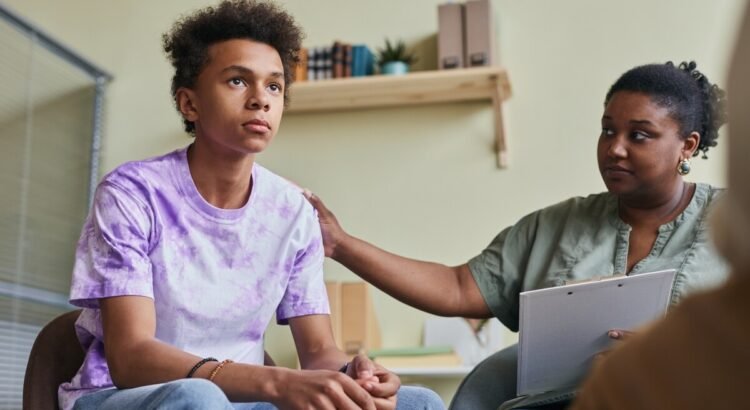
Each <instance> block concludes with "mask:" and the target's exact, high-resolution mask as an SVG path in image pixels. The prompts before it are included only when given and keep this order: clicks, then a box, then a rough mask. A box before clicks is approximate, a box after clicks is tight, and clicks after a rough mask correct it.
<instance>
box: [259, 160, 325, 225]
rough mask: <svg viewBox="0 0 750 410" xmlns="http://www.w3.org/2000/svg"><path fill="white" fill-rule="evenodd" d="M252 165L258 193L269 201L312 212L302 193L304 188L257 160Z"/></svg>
mask: <svg viewBox="0 0 750 410" xmlns="http://www.w3.org/2000/svg"><path fill="white" fill-rule="evenodd" d="M253 167H254V169H253V174H254V175H255V177H257V179H258V185H256V186H258V187H260V190H259V191H261V192H262V193H260V192H259V194H260V195H261V196H263V197H265V198H266V199H267V200H268V201H269V202H270V203H273V204H276V205H277V206H289V207H291V208H294V209H300V208H301V210H303V211H305V212H311V213H312V212H313V207H312V205H311V204H310V203H309V202H308V201H307V199H305V196H304V195H303V191H304V189H303V188H302V187H301V186H299V185H298V184H297V183H296V182H294V181H292V180H290V179H288V178H285V177H283V176H281V175H278V174H276V173H274V172H273V171H271V170H269V169H268V168H266V167H264V166H262V165H260V164H258V163H257V162H256V163H255V164H254V165H253ZM254 189H255V188H254Z"/></svg>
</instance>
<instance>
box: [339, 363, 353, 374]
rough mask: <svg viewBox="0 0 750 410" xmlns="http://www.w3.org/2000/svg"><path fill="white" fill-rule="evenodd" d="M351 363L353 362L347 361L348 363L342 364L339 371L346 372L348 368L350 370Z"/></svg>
mask: <svg viewBox="0 0 750 410" xmlns="http://www.w3.org/2000/svg"><path fill="white" fill-rule="evenodd" d="M349 363H351V362H346V363H344V365H343V366H341V368H340V369H339V371H340V372H341V373H346V371H347V370H349Z"/></svg>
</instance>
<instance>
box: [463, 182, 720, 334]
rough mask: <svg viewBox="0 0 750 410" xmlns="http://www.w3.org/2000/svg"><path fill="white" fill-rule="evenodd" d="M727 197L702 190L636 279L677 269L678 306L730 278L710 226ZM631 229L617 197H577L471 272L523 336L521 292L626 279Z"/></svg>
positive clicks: (541, 216) (538, 217)
mask: <svg viewBox="0 0 750 410" xmlns="http://www.w3.org/2000/svg"><path fill="white" fill-rule="evenodd" d="M722 191H723V190H721V189H718V188H715V187H712V186H710V185H707V184H697V185H696V189H695V194H694V195H693V198H692V199H691V200H690V203H689V204H688V206H687V208H685V210H684V211H683V212H682V213H681V214H680V215H679V216H677V218H675V220H673V221H671V222H669V223H667V224H664V225H662V226H660V227H659V235H658V237H657V238H656V242H655V243H654V246H653V248H652V249H651V252H650V253H649V254H648V256H646V258H644V259H643V260H641V261H640V262H638V263H637V264H636V265H635V266H634V267H633V269H632V271H631V272H630V274H638V273H644V272H652V271H656V270H662V269H676V270H677V276H676V278H675V282H674V286H673V288H672V296H671V300H670V302H671V304H672V305H674V304H676V303H677V302H679V301H680V299H682V298H683V297H684V296H685V295H687V294H689V293H691V292H693V291H696V290H699V289H705V288H709V287H712V286H715V285H717V284H719V283H721V282H723V281H724V279H725V278H726V277H727V275H728V273H729V266H728V265H727V264H726V262H725V261H724V260H723V259H722V258H721V257H720V256H719V255H718V254H717V253H716V250H715V249H714V247H713V244H712V243H711V240H710V238H709V233H708V227H707V216H708V210H709V207H710V205H711V203H713V201H715V200H716V198H717V197H719V196H720V194H721V192H722ZM630 230H631V227H630V226H629V225H627V224H626V223H625V222H623V221H622V220H621V219H620V217H619V216H618V212H617V198H616V197H615V196H614V195H612V194H610V193H608V192H605V193H600V194H594V195H589V196H587V197H585V198H582V197H576V198H571V199H568V200H567V201H564V202H561V203H559V204H556V205H553V206H550V207H548V208H544V209H541V210H539V211H536V212H534V213H532V214H529V215H527V216H525V217H523V218H522V219H521V220H520V221H518V223H516V224H515V225H513V226H511V227H509V228H506V229H504V230H503V231H502V232H500V233H499V234H498V235H497V236H496V237H495V239H493V240H492V243H490V245H489V246H488V247H487V248H486V249H485V250H484V251H482V253H481V254H479V255H478V256H476V257H474V258H472V259H471V260H470V261H469V268H470V269H471V273H472V275H473V276H474V280H476V282H477V285H479V289H480V291H481V292H482V296H483V297H484V300H485V302H486V303H487V306H489V308H490V310H491V311H492V313H493V314H494V315H495V316H496V317H497V318H498V319H500V321H502V322H503V324H505V325H506V326H507V327H508V328H509V329H511V330H513V331H517V330H518V315H519V293H520V292H523V291H526V290H531V289H540V288H546V287H551V286H558V285H562V284H564V283H566V282H568V281H577V280H582V279H589V278H593V277H596V276H607V275H614V274H619V273H624V272H626V270H627V260H628V242H629V240H628V239H629V236H630Z"/></svg>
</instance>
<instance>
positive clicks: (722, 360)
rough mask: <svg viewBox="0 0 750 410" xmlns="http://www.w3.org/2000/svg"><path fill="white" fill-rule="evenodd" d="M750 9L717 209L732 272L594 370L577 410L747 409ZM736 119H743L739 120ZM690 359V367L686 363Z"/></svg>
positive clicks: (735, 62)
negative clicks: (724, 183)
mask: <svg viewBox="0 0 750 410" xmlns="http://www.w3.org/2000/svg"><path fill="white" fill-rule="evenodd" d="M748 69H750V7H747V6H746V8H745V18H744V24H743V25H742V28H741V29H740V36H739V38H738V41H737V43H736V46H735V52H734V57H733V59H732V65H731V68H730V72H729V87H730V90H731V91H730V92H731V93H732V104H731V112H732V113H733V116H732V127H731V132H732V138H731V140H730V141H729V142H730V147H731V149H730V154H729V168H728V171H729V172H728V180H729V192H728V195H727V196H726V199H724V200H723V203H722V207H720V208H716V212H715V217H716V219H714V221H713V222H714V223H715V226H714V233H715V235H714V238H715V240H716V243H717V248H718V249H719V250H720V251H721V252H722V254H723V255H725V256H726V258H727V260H728V261H729V262H730V264H731V266H732V277H731V279H730V280H729V281H728V282H727V283H726V284H725V285H723V286H722V287H721V288H719V289H717V290H713V291H711V292H705V293H701V294H699V295H694V296H691V297H690V298H688V299H687V300H685V301H684V302H683V303H681V304H680V306H679V307H678V308H677V309H675V310H674V311H673V312H672V313H671V314H670V315H669V316H667V318H666V319H664V320H663V321H661V322H660V323H658V324H656V325H654V326H653V327H652V328H651V329H650V330H649V331H644V332H642V333H641V334H639V335H638V336H637V337H635V338H633V339H632V341H629V342H628V343H627V344H625V345H622V346H619V347H618V348H617V349H616V350H615V351H613V352H612V353H610V354H609V355H608V356H607V358H606V360H604V361H602V362H600V364H598V365H597V366H595V369H594V370H592V372H591V376H590V378H589V380H588V381H587V382H585V383H584V384H583V387H582V389H581V394H580V395H579V397H578V398H577V401H576V403H575V405H574V408H575V410H589V409H596V410H619V409H666V408H671V409H683V410H685V409H687V410H691V409H739V408H746V407H747V385H748V380H750V355H748V349H747V340H748V338H750V315H748V314H747V312H750V189H749V188H750V187H748V184H747V180H746V179H747V175H748V172H750V168H749V167H748V163H747V161H746V160H745V158H747V156H748V155H750V138H749V137H750V121H748V118H747V116H746V115H744V110H745V107H747V103H750V82H749V81H748V80H747V72H748ZM734 114H736V115H734ZM666 349H669V350H670V354H664V351H665V350H666ZM686 357H689V358H690V359H689V360H685V358H686Z"/></svg>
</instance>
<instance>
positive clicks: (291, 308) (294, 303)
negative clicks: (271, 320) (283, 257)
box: [276, 202, 331, 325]
mask: <svg viewBox="0 0 750 410" xmlns="http://www.w3.org/2000/svg"><path fill="white" fill-rule="evenodd" d="M298 224H299V225H298V229H297V230H296V233H295V235H297V236H298V237H299V240H298V241H295V242H296V243H298V244H299V245H298V249H297V250H296V252H295V257H294V262H293V265H292V266H291V273H290V276H289V282H288V284H287V287H286V291H285V292H284V296H283V297H282V299H281V303H279V306H278V308H277V309H276V321H277V322H278V323H279V324H281V325H285V324H288V323H289V321H288V319H289V318H293V317H297V316H305V315H316V314H325V315H327V314H330V312H331V310H330V308H329V305H328V296H327V294H326V288H325V281H324V277H323V260H324V258H325V254H324V249H323V237H322V235H321V233H320V225H318V216H317V214H316V213H315V210H314V209H313V208H312V206H311V205H310V204H308V203H307V202H305V203H303V210H302V217H301V218H300V221H299V222H298Z"/></svg>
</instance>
